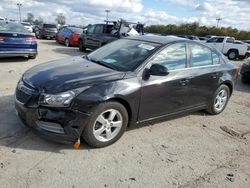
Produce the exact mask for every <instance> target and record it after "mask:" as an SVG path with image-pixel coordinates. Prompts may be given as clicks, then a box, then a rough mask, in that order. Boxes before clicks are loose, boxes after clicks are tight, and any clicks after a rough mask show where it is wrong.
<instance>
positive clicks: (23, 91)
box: [16, 80, 38, 104]
mask: <svg viewBox="0 0 250 188" xmlns="http://www.w3.org/2000/svg"><path fill="white" fill-rule="evenodd" d="M37 94H38V93H37V91H36V89H34V88H33V87H31V86H30V85H28V84H27V83H25V82H23V81H22V80H21V81H19V83H18V85H17V88H16V100H17V101H19V102H21V103H23V104H27V103H28V102H29V101H30V100H31V99H32V98H36V96H37Z"/></svg>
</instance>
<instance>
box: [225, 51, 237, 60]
mask: <svg viewBox="0 0 250 188" xmlns="http://www.w3.org/2000/svg"><path fill="white" fill-rule="evenodd" d="M238 56H239V52H238V51H237V50H229V51H228V52H227V57H228V59H229V60H235V59H237V58H238Z"/></svg>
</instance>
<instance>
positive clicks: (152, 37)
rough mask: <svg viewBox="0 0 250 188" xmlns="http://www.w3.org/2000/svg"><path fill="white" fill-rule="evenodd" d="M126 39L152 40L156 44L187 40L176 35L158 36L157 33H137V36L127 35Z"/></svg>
mask: <svg viewBox="0 0 250 188" xmlns="http://www.w3.org/2000/svg"><path fill="white" fill-rule="evenodd" d="M126 38H127V39H133V40H141V41H146V42H153V43H158V44H168V43H171V42H177V41H187V39H184V38H180V37H176V36H158V35H150V36H148V35H139V36H129V37H126Z"/></svg>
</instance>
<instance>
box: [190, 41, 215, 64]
mask: <svg viewBox="0 0 250 188" xmlns="http://www.w3.org/2000/svg"><path fill="white" fill-rule="evenodd" d="M190 47H191V63H192V66H193V67H200V66H208V65H212V62H213V61H212V52H211V50H210V49H209V48H207V47H205V46H201V45H198V44H190Z"/></svg>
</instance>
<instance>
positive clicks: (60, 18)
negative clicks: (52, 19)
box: [56, 13, 66, 25]
mask: <svg viewBox="0 0 250 188" xmlns="http://www.w3.org/2000/svg"><path fill="white" fill-rule="evenodd" d="M56 22H57V23H58V24H60V25H65V23H66V17H65V16H64V15H63V14H62V13H60V14H58V15H57V17H56Z"/></svg>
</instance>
